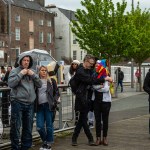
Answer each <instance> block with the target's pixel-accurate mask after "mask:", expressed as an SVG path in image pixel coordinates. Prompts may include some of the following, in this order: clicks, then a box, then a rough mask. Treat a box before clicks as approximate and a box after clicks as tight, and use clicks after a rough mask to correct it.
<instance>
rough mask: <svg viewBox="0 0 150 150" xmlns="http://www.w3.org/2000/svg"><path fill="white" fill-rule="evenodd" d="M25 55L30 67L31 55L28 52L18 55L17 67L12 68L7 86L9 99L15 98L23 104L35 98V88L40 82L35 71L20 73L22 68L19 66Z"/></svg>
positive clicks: (31, 62)
mask: <svg viewBox="0 0 150 150" xmlns="http://www.w3.org/2000/svg"><path fill="white" fill-rule="evenodd" d="M25 56H29V57H30V64H29V67H28V69H31V67H32V65H33V60H32V57H31V56H30V55H29V54H26V53H24V54H22V55H20V57H19V60H18V64H19V66H18V67H17V68H14V69H12V71H11V72H10V74H9V78H8V86H9V87H10V88H11V92H10V97H11V101H13V100H16V101H18V102H22V103H25V104H31V103H33V102H34V100H35V98H36V93H35V88H39V87H41V85H42V83H41V80H40V78H39V76H38V75H37V74H36V73H35V71H34V70H33V69H32V71H34V74H33V75H32V76H29V75H23V74H21V73H20V71H21V70H22V69H24V68H23V67H22V66H21V62H22V59H23V58H24V57H25Z"/></svg>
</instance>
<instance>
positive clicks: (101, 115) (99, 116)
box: [94, 99, 111, 137]
mask: <svg viewBox="0 0 150 150" xmlns="http://www.w3.org/2000/svg"><path fill="white" fill-rule="evenodd" d="M110 108H111V102H101V101H100V100H99V99H95V100H94V115H95V121H96V137H101V123H102V122H103V137H107V132H108V120H109V112H110Z"/></svg>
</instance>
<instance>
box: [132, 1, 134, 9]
mask: <svg viewBox="0 0 150 150" xmlns="http://www.w3.org/2000/svg"><path fill="white" fill-rule="evenodd" d="M132 10H134V0H132Z"/></svg>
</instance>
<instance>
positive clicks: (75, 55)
mask: <svg viewBox="0 0 150 150" xmlns="http://www.w3.org/2000/svg"><path fill="white" fill-rule="evenodd" d="M75 59H77V51H75V50H74V51H73V60H75Z"/></svg>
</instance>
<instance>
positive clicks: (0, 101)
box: [0, 84, 75, 149]
mask: <svg viewBox="0 0 150 150" xmlns="http://www.w3.org/2000/svg"><path fill="white" fill-rule="evenodd" d="M58 88H59V91H60V99H61V102H60V103H59V104H58V109H57V111H56V116H55V121H54V129H55V130H54V133H56V132H61V131H65V130H69V129H72V128H74V99H75V97H74V95H73V94H72V92H71V90H70V87H69V86H68V85H64V84H63V85H58ZM10 90H11V89H10V88H8V87H0V149H4V147H10V139H9V131H10V117H11V115H10V114H9V106H10ZM4 118H5V119H4ZM34 138H39V134H38V132H37V131H36V115H35V118H34V124H33V140H34Z"/></svg>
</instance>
